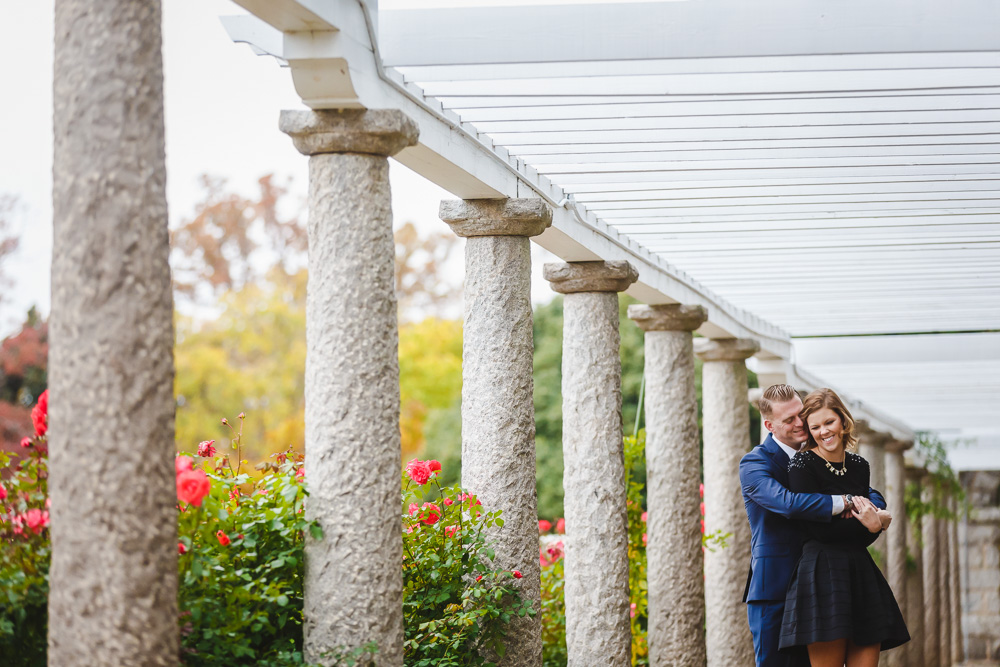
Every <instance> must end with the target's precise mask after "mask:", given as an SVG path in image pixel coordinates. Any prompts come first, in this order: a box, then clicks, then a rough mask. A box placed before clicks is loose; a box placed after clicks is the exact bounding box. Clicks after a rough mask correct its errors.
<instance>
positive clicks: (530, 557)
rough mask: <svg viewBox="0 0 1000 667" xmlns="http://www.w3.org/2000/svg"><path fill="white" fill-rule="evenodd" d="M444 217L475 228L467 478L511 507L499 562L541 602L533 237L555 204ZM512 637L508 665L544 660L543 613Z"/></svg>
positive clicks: (506, 202) (491, 503) (455, 211)
mask: <svg viewBox="0 0 1000 667" xmlns="http://www.w3.org/2000/svg"><path fill="white" fill-rule="evenodd" d="M440 217H441V219H442V220H444V221H445V222H447V223H448V224H449V225H451V228H452V230H454V232H455V233H456V234H458V235H459V236H463V237H466V238H468V241H467V242H466V244H465V328H464V344H463V348H462V486H463V487H465V488H466V489H467V490H468V491H469V493H474V494H476V495H477V496H478V497H479V499H480V501H481V502H482V503H483V505H484V506H485V507H486V508H487V509H489V510H501V511H502V512H503V520H504V526H503V529H502V530H500V531H496V532H494V533H493V534H492V536H491V539H493V540H494V541H495V543H496V555H497V557H496V561H495V563H496V565H497V566H498V567H500V568H505V569H508V570H514V569H517V570H520V571H521V572H522V573H523V575H524V577H523V578H522V579H520V580H519V583H520V586H521V592H522V594H523V595H524V596H525V597H526V598H527V599H529V600H531V601H533V604H534V605H535V609H536V610H539V612H540V609H541V589H540V580H539V577H540V574H541V571H540V567H539V563H538V498H537V495H536V492H535V410H534V403H533V398H532V386H533V385H532V379H531V371H532V354H533V351H534V339H533V334H532V329H531V254H530V248H529V241H528V238H529V237H531V236H536V235H538V234H541V233H542V232H543V231H544V230H545V228H546V227H548V226H549V225H550V224H552V210H551V209H550V208H549V207H548V206H546V205H545V203H544V202H543V201H542V200H541V199H478V200H468V201H443V202H441V209H440ZM505 643H506V646H507V653H506V655H505V657H504V659H503V661H502V664H503V665H512V666H517V667H520V666H521V665H541V663H542V638H541V617H540V614H539V615H536V616H535V617H534V618H530V617H525V618H520V619H515V621H514V622H513V623H512V624H511V627H510V632H509V634H508V635H507V639H506V640H505Z"/></svg>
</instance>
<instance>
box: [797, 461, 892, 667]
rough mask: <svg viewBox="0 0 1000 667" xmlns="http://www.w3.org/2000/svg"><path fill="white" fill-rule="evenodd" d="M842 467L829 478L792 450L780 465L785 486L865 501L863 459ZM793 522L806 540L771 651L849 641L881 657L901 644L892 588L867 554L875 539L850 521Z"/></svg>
mask: <svg viewBox="0 0 1000 667" xmlns="http://www.w3.org/2000/svg"><path fill="white" fill-rule="evenodd" d="M845 464H846V466H847V471H846V473H845V474H844V475H835V474H834V473H833V472H831V471H830V470H829V469H828V468H827V467H826V461H824V460H823V459H822V458H820V456H819V455H818V454H816V453H815V452H812V451H803V452H799V453H798V454H796V455H795V457H794V458H793V459H792V461H791V463H790V464H789V466H788V485H789V488H790V489H791V490H792V491H794V492H796V493H826V494H830V495H841V494H845V493H850V494H853V495H859V496H864V497H868V486H869V478H870V476H871V470H870V469H869V467H868V461H866V460H865V459H863V458H862V457H860V456H858V455H857V454H852V453H850V452H848V453H847V458H846V461H845ZM833 465H834V467H835V468H838V469H839V468H840V467H841V466H840V465H839V464H833ZM801 524H802V527H803V530H804V531H805V532H806V535H807V539H806V542H805V544H804V545H803V547H802V557H801V558H800V559H799V562H798V563H797V564H796V566H795V572H794V573H793V574H792V579H791V581H790V582H789V584H788V594H787V595H786V597H785V613H784V616H783V618H782V621H781V640H780V644H779V646H780V647H781V648H787V647H790V646H803V645H806V644H812V643H814V642H826V641H833V640H835V639H851V640H853V641H854V643H855V644H857V645H859V646H865V645H869V644H881V647H882V648H881V650H883V651H884V650H886V649H890V648H893V647H895V646H899V645H900V644H903V643H905V642H907V641H909V640H910V634H909V632H907V630H906V624H905V623H904V621H903V615H902V614H901V613H900V612H899V605H897V604H896V598H894V597H893V595H892V589H890V588H889V584H888V582H887V581H886V580H885V577H883V576H882V573H881V572H880V571H879V569H878V566H877V565H875V561H873V560H872V557H871V555H870V554H869V553H868V548H867V547H868V545H870V544H871V543H872V542H874V541H875V538H877V537H878V533H872V532H869V531H868V529H867V528H865V527H864V525H863V524H862V523H861V522H860V521H858V520H857V519H855V518H853V517H851V518H849V519H841V518H840V517H834V518H833V519H832V520H831V521H829V522H819V521H803V522H801Z"/></svg>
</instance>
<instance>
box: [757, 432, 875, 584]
mask: <svg viewBox="0 0 1000 667" xmlns="http://www.w3.org/2000/svg"><path fill="white" fill-rule="evenodd" d="M788 463H789V461H788V455H787V454H785V452H784V451H782V449H781V447H779V446H778V443H777V442H775V441H774V437H773V436H772V435H771V434H770V433H768V434H767V438H765V440H764V442H762V443H761V444H760V445H758V446H756V447H754V448H753V450H752V451H751V452H750V453H749V454H747V455H745V456H744V457H743V459H742V460H741V461H740V485H741V486H742V487H743V504H744V505H745V506H746V510H747V518H748V519H749V520H750V573H749V574H748V575H747V585H746V589H745V590H744V592H743V601H744V602H754V601H760V600H784V599H785V592H786V590H787V589H788V581H789V579H791V577H792V570H793V569H794V568H795V564H796V562H798V559H799V556H801V555H802V543H803V542H804V541H805V535H804V533H803V532H801V531H800V530H799V528H798V526H797V525H796V520H799V519H804V520H808V521H830V520H832V519H833V499H832V498H831V497H830V496H828V495H825V494H820V493H792V492H791V491H789V490H788ZM868 495H869V498H871V501H872V502H873V503H875V505H876V506H878V507H880V508H882V509H885V499H884V498H883V497H882V495H881V494H880V493H879V492H878V491H875V490H873V489H869V493H868Z"/></svg>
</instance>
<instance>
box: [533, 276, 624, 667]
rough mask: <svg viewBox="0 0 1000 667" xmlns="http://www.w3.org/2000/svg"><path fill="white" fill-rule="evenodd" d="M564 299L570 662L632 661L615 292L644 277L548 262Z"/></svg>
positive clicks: (555, 287)
mask: <svg viewBox="0 0 1000 667" xmlns="http://www.w3.org/2000/svg"><path fill="white" fill-rule="evenodd" d="M544 276H545V279H546V280H548V281H549V282H550V283H551V285H552V289H553V290H555V291H556V292H560V293H562V294H565V295H566V296H565V297H564V300H563V358H562V395H563V434H562V439H563V461H564V466H565V471H564V473H563V490H564V493H565V508H566V509H565V512H566V537H567V540H566V561H565V568H566V569H565V573H566V580H565V595H566V648H567V652H568V658H569V660H568V664H569V665H570V666H572V667H576V666H579V667H585V666H586V665H591V664H593V662H594V660H595V658H597V657H598V656H599V657H600V662H601V664H602V665H609V666H612V665H616V666H620V667H627V666H628V665H630V664H631V663H632V651H631V649H632V628H631V625H630V621H629V582H628V572H629V562H628V511H627V508H626V506H625V500H626V488H625V455H624V449H623V446H622V396H621V357H620V356H619V348H620V343H621V340H620V335H619V332H618V326H619V322H618V292H619V291H623V290H625V289H627V288H628V286H629V285H630V284H632V283H633V282H635V280H636V279H637V278H638V273H637V272H636V270H635V268H634V267H632V265H631V264H629V263H628V262H624V261H619V262H574V263H571V264H546V265H545V267H544Z"/></svg>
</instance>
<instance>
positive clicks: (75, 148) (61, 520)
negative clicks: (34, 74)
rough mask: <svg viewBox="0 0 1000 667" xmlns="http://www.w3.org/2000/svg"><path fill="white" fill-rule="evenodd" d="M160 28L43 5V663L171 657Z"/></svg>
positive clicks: (112, 13) (77, 6) (173, 547)
mask: <svg viewBox="0 0 1000 667" xmlns="http://www.w3.org/2000/svg"><path fill="white" fill-rule="evenodd" d="M160 25H161V9H160V3H159V2H157V1H156V0H148V1H145V2H126V1H124V0H108V2H99V3H94V2H79V1H73V0H57V2H56V3H55V61H54V89H53V100H54V114H53V125H54V140H55V144H54V148H55V152H54V169H53V201H52V203H53V232H54V234H53V241H54V243H53V250H52V317H51V329H50V336H51V338H50V344H51V347H50V351H49V390H50V396H51V402H50V406H51V408H50V411H49V424H48V425H49V430H48V436H49V451H50V459H49V467H50V472H49V474H50V477H49V492H50V494H51V495H50V500H51V503H52V504H51V509H50V516H51V519H50V521H51V524H50V525H51V537H52V548H53V551H52V561H51V569H50V574H49V585H50V591H51V592H50V595H49V602H48V610H49V611H48V614H49V616H48V618H49V628H48V632H49V635H48V661H49V664H50V665H60V667H64V666H65V667H75V666H77V665H79V666H84V665H86V666H87V667H95V666H96V667H102V666H108V667H111V666H115V667H130V666H133V665H136V666H138V665H142V666H144V667H145V666H156V665H176V664H177V656H178V654H179V651H180V644H179V639H180V636H179V633H178V629H177V510H176V509H175V506H176V504H177V495H176V485H175V481H174V475H175V473H174V464H173V460H174V398H173V380H174V364H173V302H172V295H171V285H170V268H169V265H168V263H167V258H168V255H169V252H170V247H169V240H168V234H167V202H166V192H165V185H166V169H165V166H164V160H165V157H164V156H165V153H164V119H163V62H162V56H161V33H160ZM110 443H119V444H121V445H122V446H109V445H110ZM0 662H3V660H2V659H0Z"/></svg>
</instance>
